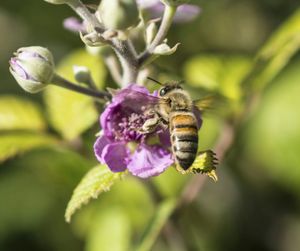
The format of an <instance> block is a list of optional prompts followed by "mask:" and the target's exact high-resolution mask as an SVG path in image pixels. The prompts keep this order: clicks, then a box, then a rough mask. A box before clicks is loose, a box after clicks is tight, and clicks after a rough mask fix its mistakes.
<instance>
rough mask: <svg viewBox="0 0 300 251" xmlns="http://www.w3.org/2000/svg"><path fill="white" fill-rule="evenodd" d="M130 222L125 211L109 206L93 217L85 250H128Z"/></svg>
mask: <svg viewBox="0 0 300 251" xmlns="http://www.w3.org/2000/svg"><path fill="white" fill-rule="evenodd" d="M130 240H131V224H130V219H129V218H128V215H127V214H126V211H124V210H122V209H120V208H114V207H109V208H108V209H106V210H105V211H102V212H101V213H99V214H98V215H97V216H96V217H95V218H94V219H93V223H92V225H91V227H90V228H89V233H88V236H87V246H86V248H85V250H86V251H128V250H130V249H129V246H130Z"/></svg>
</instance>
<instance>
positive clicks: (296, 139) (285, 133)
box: [243, 59, 300, 193]
mask: <svg viewBox="0 0 300 251" xmlns="http://www.w3.org/2000/svg"><path fill="white" fill-rule="evenodd" d="M299 68H300V60H299V59H298V60H297V61H295V62H293V63H292V64H290V65H289V66H288V67H287V68H286V69H285V70H284V72H283V73H282V74H280V75H279V76H278V78H276V81H274V83H272V85H271V86H270V88H268V89H267V91H266V92H265V93H264V96H263V98H262V102H261V104H260V106H259V109H258V110H257V112H256V113H255V114H254V116H253V117H252V118H251V120H250V121H249V122H248V125H247V131H246V134H245V136H244V140H243V142H245V143H244V144H245V147H246V148H245V154H247V158H248V160H249V161H247V160H246V161H245V168H244V171H246V170H250V171H251V172H252V173H254V175H256V176H260V172H261V170H262V168H265V169H263V170H264V171H265V170H267V172H268V174H269V175H270V176H271V177H272V178H273V179H275V180H276V181H277V182H279V183H280V184H283V185H285V186H287V187H288V188H292V190H294V191H295V192H297V193H299V192H300V182H299V180H300V168H299V166H300V155H299V149H300V130H299V128H300V116H299V111H298V108H297V107H300V99H299V97H300V85H299V83H300V75H299ZM261 139H263V140H261ZM248 162H249V164H248V165H249V167H247V163H248ZM252 167H258V168H256V169H255V168H253V169H252ZM249 168H250V169H249Z"/></svg>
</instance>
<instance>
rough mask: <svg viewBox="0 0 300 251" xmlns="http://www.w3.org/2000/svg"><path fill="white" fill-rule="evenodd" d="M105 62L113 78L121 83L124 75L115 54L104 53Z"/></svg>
mask: <svg viewBox="0 0 300 251" xmlns="http://www.w3.org/2000/svg"><path fill="white" fill-rule="evenodd" d="M103 59H104V63H105V65H106V66H107V68H108V70H109V72H110V74H111V76H112V78H113V80H114V81H115V82H116V83H117V84H120V85H121V83H122V75H121V69H120V65H119V62H118V60H117V58H116V56H115V55H113V54H112V53H110V54H109V55H104V56H103Z"/></svg>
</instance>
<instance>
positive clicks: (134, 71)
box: [112, 38, 139, 87]
mask: <svg viewBox="0 0 300 251" xmlns="http://www.w3.org/2000/svg"><path fill="white" fill-rule="evenodd" d="M112 45H113V46H112V47H113V49H114V51H115V52H116V54H117V56H118V58H119V60H120V63H121V65H122V69H123V78H122V86H123V87H125V86H126V85H128V84H129V83H135V82H136V80H137V76H138V72H139V65H138V59H137V55H136V52H135V50H134V48H133V46H132V44H131V42H130V41H128V40H125V41H121V40H119V39H116V38H115V39H113V40H112Z"/></svg>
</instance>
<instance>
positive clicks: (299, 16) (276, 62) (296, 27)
mask: <svg viewBox="0 0 300 251" xmlns="http://www.w3.org/2000/svg"><path fill="white" fill-rule="evenodd" d="M299 48H300V9H298V10H297V11H296V12H295V13H294V14H293V15H292V16H291V17H290V18H289V19H288V20H287V21H286V22H284V23H283V24H282V25H281V26H280V27H279V29H278V30H277V31H276V32H275V33H274V34H273V35H272V36H271V38H270V39H269V40H268V41H267V43H266V44H265V45H264V46H263V48H262V49H261V50H260V51H259V53H258V55H257V56H256V58H255V61H254V64H253V67H252V69H251V71H250V72H249V74H248V75H247V77H246V78H245V80H244V81H243V86H244V87H245V88H246V89H247V90H248V89H251V88H254V89H257V88H263V87H264V86H265V85H266V84H268V83H269V82H270V81H271V80H272V79H273V78H274V77H275V76H276V75H277V74H278V73H279V72H280V71H281V69H282V68H283V67H284V66H285V65H286V64H287V63H288V62H289V60H290V59H291V57H292V56H293V55H295V53H296V52H297V51H298V50H299Z"/></svg>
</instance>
